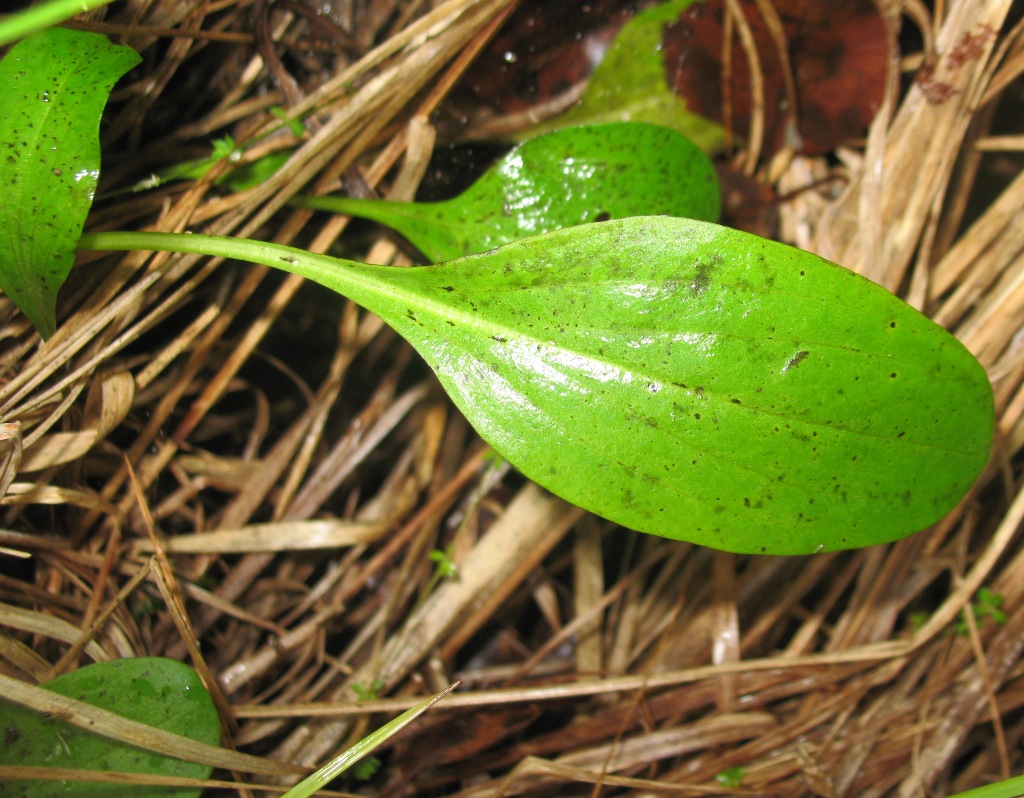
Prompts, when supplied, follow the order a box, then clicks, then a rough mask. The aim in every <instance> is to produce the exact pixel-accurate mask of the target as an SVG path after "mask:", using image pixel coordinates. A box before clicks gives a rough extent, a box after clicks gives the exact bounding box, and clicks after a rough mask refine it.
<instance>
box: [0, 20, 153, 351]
mask: <svg viewBox="0 0 1024 798" xmlns="http://www.w3.org/2000/svg"><path fill="white" fill-rule="evenodd" d="M139 60H140V59H139V55H138V54H137V53H136V52H135V51H134V50H131V49H130V48H128V47H123V46H121V45H116V44H113V43H112V42H111V41H110V40H109V39H107V37H106V36H101V35H99V34H97V33H86V32H84V31H76V30H69V29H67V28H51V29H49V30H45V31H43V32H41V33H37V34H35V35H33V36H31V37H29V38H28V39H25V40H24V41H22V42H20V43H18V44H17V45H15V47H13V48H12V49H11V51H10V52H9V53H8V54H7V55H6V56H5V57H4V59H3V61H0V108H3V109H4V111H3V113H2V114H0V143H2V145H0V146H2V148H3V157H2V158H0V208H2V209H3V213H0V288H2V289H3V291H4V293H6V294H7V295H8V296H9V297H10V298H11V299H12V300H13V301H14V303H15V304H17V306H18V307H19V308H20V309H21V311H22V312H23V313H24V314H25V315H26V316H27V317H28V319H29V321H31V322H32V323H33V324H34V325H35V326H36V328H37V329H38V330H39V331H40V333H41V334H42V335H43V336H48V335H51V334H52V333H53V332H54V330H55V329H56V324H57V323H56V316H55V305H56V302H57V291H58V290H59V289H60V287H61V285H63V283H64V280H65V279H66V278H67V275H68V272H69V271H70V270H71V265H72V263H73V261H74V255H75V245H76V243H77V241H78V237H79V235H81V232H82V227H83V225H84V224H85V217H86V216H87V215H88V213H89V207H90V205H91V204H92V199H93V194H94V193H95V191H96V184H97V182H98V181H99V169H100V142H99V125H100V116H101V114H102V113H103V107H104V105H106V102H107V97H108V95H109V94H110V90H111V89H112V88H113V86H114V84H115V83H116V82H117V80H118V78H120V77H121V76H122V75H123V74H124V73H125V72H127V71H128V70H129V69H131V68H132V67H133V66H135V64H137V63H138V62H139Z"/></svg>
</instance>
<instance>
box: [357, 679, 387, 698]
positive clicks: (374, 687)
mask: <svg viewBox="0 0 1024 798" xmlns="http://www.w3.org/2000/svg"><path fill="white" fill-rule="evenodd" d="M351 687H352V692H353V693H355V694H356V698H358V699H359V700H360V701H376V700H377V699H378V698H380V691H381V690H383V689H384V682H382V681H381V680H380V679H374V680H373V682H371V683H370V684H369V686H367V685H365V684H359V683H358V682H356V683H354V684H352V685H351Z"/></svg>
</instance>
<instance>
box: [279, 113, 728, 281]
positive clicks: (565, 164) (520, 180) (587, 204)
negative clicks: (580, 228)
mask: <svg viewBox="0 0 1024 798" xmlns="http://www.w3.org/2000/svg"><path fill="white" fill-rule="evenodd" d="M293 204H296V205H301V206H303V207H307V208H317V209H320V210H328V211H333V212H334V213H345V214H351V215H354V216H361V217H365V218H368V219H373V220H375V221H378V222H381V223H383V224H386V225H388V226H389V227H392V228H394V229H395V230H397V231H398V232H400V233H401V234H402V235H404V236H405V237H406V238H408V239H409V240H410V241H411V242H412V243H413V244H415V245H416V247H417V248H418V249H419V250H420V251H421V252H423V254H424V255H426V256H427V257H428V258H429V259H430V260H433V261H444V260H450V259H452V258H457V257H459V256H462V255H467V254H472V253H475V252H483V251H485V250H488V249H493V248H494V247H497V246H500V245H502V244H507V243H508V242H510V241H515V240H516V239H519V238H525V237H527V236H531V235H536V234H538V233H545V232H548V231H550V230H558V229H560V228H563V227H572V226H573V225H578V224H583V223H585V222H592V221H595V220H605V219H620V218H625V217H628V216H654V215H666V216H685V217H689V218H695V219H704V220H706V221H715V220H717V219H718V213H719V210H720V207H721V200H720V196H719V188H718V176H717V174H716V172H715V169H714V167H713V166H712V164H711V161H710V160H709V159H708V157H707V156H706V155H705V154H704V153H703V152H702V151H701V150H700V148H698V147H697V146H696V145H695V144H693V143H692V142H690V141H689V140H688V139H687V138H686V137H684V136H681V135H680V134H678V133H676V132H675V131H674V130H670V129H669V128H666V127H661V126H658V125H647V124H637V123H617V124H607V125H591V126H583V127H575V128H567V129H565V130H560V131H556V132H554V133H548V134H547V135H544V136H539V137H537V138H535V139H531V140H530V141H527V142H525V143H523V144H521V145H519V146H518V147H516V148H514V149H513V150H511V151H510V152H509V153H508V154H506V155H505V156H504V157H503V158H502V159H501V160H500V161H498V163H497V164H495V165H494V166H493V167H491V169H489V170H488V171H487V172H486V173H485V174H484V175H483V177H481V178H480V179H479V180H478V181H477V182H476V183H474V184H473V185H472V186H471V187H470V188H469V189H467V190H466V191H465V192H463V193H462V194H460V195H459V196H458V197H455V198H454V199H451V200H447V201H444V202H429V203H403V202H386V201H384V200H365V199H353V198H347V197H300V198H298V199H297V200H295V202H294V203H293Z"/></svg>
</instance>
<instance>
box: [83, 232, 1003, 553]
mask: <svg viewBox="0 0 1024 798" xmlns="http://www.w3.org/2000/svg"><path fill="white" fill-rule="evenodd" d="M200 239H205V241H204V240H200ZM83 245H84V246H85V247H86V248H91V249H124V248H147V249H149V248H152V249H168V250H171V251H184V252H201V253H205V254H223V255H225V256H227V257H236V258H241V259H243V260H253V261H255V262H258V263H266V264H268V265H276V266H278V267H279V268H283V269H285V270H286V271H290V272H294V273H297V274H302V275H304V276H306V277H308V278H310V279H313V280H315V281H317V282H319V283H321V284H322V285H325V286H327V287H329V288H331V289H333V290H335V291H337V292H338V293H340V294H342V295H344V296H347V297H349V298H350V299H353V300H354V301H356V302H358V303H359V304H361V305H363V306H364V307H366V308H368V309H370V310H372V311H373V312H375V313H377V314H378V315H379V316H381V317H382V318H383V319H384V320H385V321H387V322H388V323H389V324H390V325H391V326H392V327H394V328H395V330H397V331H398V332H399V333H400V334H401V335H402V336H404V337H405V338H406V339H407V340H408V341H409V342H410V343H412V344H413V346H414V347H416V349H417V350H418V351H419V352H420V354H421V355H422V356H423V357H424V359H425V360H426V361H427V362H428V363H429V364H430V365H431V366H432V367H433V369H434V371H435V372H436V373H437V375H438V378H439V379H440V381H441V383H442V385H443V386H444V387H445V389H446V390H447V391H448V393H449V394H450V395H451V397H452V399H453V400H454V402H455V403H456V405H458V407H459V408H460V409H461V410H462V412H463V413H464V414H465V416H466V417H467V418H468V419H469V421H470V422H471V423H472V424H473V426H474V427H475V428H476V429H477V431H478V432H479V433H480V434H481V435H482V436H483V438H484V439H485V440H487V441H488V442H489V443H490V444H491V445H492V446H493V447H494V448H495V449H496V450H497V451H498V452H499V453H500V454H502V455H503V456H504V457H506V458H507V459H508V460H509V461H510V462H511V463H512V464H513V465H515V466H516V467H517V468H519V469H520V470H521V471H522V472H523V473H525V474H526V475H527V476H528V477H530V478H531V479H533V480H534V481H535V482H537V483H539V484H540V485H542V486H544V487H546V488H548V489H550V490H551V491H553V492H554V493H556V494H558V495H560V496H562V497H563V498H565V499H567V500H568V501H570V502H573V503H574V504H577V505H579V506H581V507H584V508H586V509H588V510H591V511H593V512H595V513H597V514H598V515H602V516H604V517H606V518H609V519H611V520H613V521H615V522H617V523H620V524H622V525H624V526H626V527H630V528H632V529H636V530H639V531H642V532H648V533H651V534H656V535H662V536H664V537H669V538H674V539H678V540H687V541H690V542H693V543H698V544H701V545H705V546H710V547H713V548H717V549H724V550H728V551H736V552H752V553H770V554H810V553H814V552H818V551H828V550H834V549H845V548H856V547H862V546H870V545H873V544H876V543H882V542H887V541H892V540H896V539H898V538H901V537H904V536H906V535H909V534H911V533H913V532H916V531H918V530H920V529H923V528H924V527H926V526H928V525H929V524H931V523H933V522H935V521H937V520H939V519H940V518H942V516H943V515H945V514H946V513H947V512H949V511H950V510H951V509H952V508H953V506H954V505H955V504H956V503H957V502H958V501H959V500H960V498H961V497H962V496H963V495H964V494H965V493H966V491H967V490H968V489H969V488H970V487H971V485H972V484H973V482H974V480H975V479H976V478H977V476H978V474H979V473H980V472H981V470H982V468H983V467H984V465H985V463H986V462H987V460H988V455H989V450H990V448H991V443H992V427H993V402H992V389H991V386H990V384H989V381H988V377H987V375H986V373H985V371H984V369H983V368H982V367H981V366H980V365H979V364H978V362H977V361H976V360H975V359H974V357H973V356H972V355H971V354H970V353H969V352H968V351H967V350H966V349H965V348H964V347H963V345H962V344H960V342H959V341H957V340H956V339H955V338H954V337H953V336H951V335H950V334H949V333H947V332H946V331H945V330H943V329H942V328H941V327H939V326H938V325H936V324H935V323H934V322H932V321H931V320H929V319H928V318H927V317H925V316H923V315H921V314H920V313H918V312H917V311H915V310H913V309H912V308H910V307H909V306H908V305H906V304H904V303H903V302H902V301H900V300H899V299H897V298H896V297H894V296H893V295H892V294H890V293H888V292H887V291H885V290H884V289H882V288H880V287H879V286H877V285H875V284H874V283H872V282H870V281H868V280H866V279H864V278H862V277H860V276H858V275H856V274H854V273H853V272H850V271H847V270H846V269H843V268H840V267H838V266H836V265H834V264H831V263H829V262H828V261H825V260H822V259H821V258H819V257H817V256H815V255H812V254H810V253H807V252H803V251H800V250H797V249H794V248H792V247H788V246H786V245H784V244H779V243H776V242H772V241H767V240H765V239H762V238H759V237H757V236H753V235H750V234H748V233H743V232H740V231H737V230H730V229H728V228H724V227H720V226H719V225H716V224H711V223H708V222H700V221H694V220H688V219H677V218H671V217H666V216H660V217H634V218H630V219H621V220H616V221H610V222H604V223H599V224H591V225H582V226H579V227H574V228H569V229H565V230H559V231H556V232H553V233H546V234H543V235H539V236H533V237H531V238H526V239H522V240H520V241H517V242H514V243H511V244H507V245H505V246H503V247H500V248H499V249H495V250H491V251H490V252H486V253H482V254H479V255H472V256H469V257H465V258H460V259H458V260H454V261H450V262H448V263H444V264H440V265H437V266H426V267H421V268H412V269H396V268H391V267H384V266H366V265H362V264H356V263H351V262H347V261H339V260H337V259H334V258H329V257H326V256H318V255H312V254H310V253H307V252H304V251H302V250H298V249H291V248H272V247H270V246H269V245H265V244H259V243H257V242H239V241H234V240H232V239H216V238H213V237H200V236H183V235H179V236H175V235H169V234H140V233H107V234H102V233H101V234H95V235H92V236H88V237H86V238H85V239H83Z"/></svg>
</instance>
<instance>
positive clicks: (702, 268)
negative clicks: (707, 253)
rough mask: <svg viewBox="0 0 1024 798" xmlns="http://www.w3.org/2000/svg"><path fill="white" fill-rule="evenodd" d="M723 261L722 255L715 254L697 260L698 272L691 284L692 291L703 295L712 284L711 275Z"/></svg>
mask: <svg viewBox="0 0 1024 798" xmlns="http://www.w3.org/2000/svg"><path fill="white" fill-rule="evenodd" d="M721 262H722V256H721V255H713V256H712V257H710V258H708V259H707V260H702V261H698V262H697V273H696V274H695V275H694V277H693V282H692V283H691V284H690V291H691V292H692V293H693V295H694V296H701V295H702V294H703V293H704V292H705V291H707V290H708V287H709V286H710V285H711V276H712V275H713V274H714V272H715V270H716V269H717V268H718V266H719V265H720V264H721Z"/></svg>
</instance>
